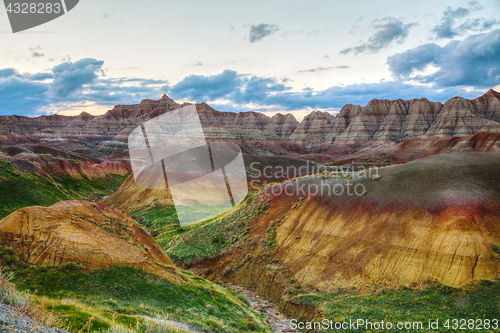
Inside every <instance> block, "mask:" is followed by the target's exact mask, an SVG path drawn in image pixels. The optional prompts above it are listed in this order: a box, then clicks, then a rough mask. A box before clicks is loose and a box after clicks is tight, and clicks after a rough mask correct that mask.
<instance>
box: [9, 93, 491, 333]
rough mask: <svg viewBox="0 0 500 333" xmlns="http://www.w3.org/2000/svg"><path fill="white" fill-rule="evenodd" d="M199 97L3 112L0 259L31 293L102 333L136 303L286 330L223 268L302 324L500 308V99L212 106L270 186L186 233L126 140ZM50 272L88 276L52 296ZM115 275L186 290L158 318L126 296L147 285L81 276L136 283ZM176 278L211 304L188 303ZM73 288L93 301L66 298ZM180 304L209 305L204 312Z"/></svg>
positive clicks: (218, 122) (218, 126) (203, 320)
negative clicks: (302, 109)
mask: <svg viewBox="0 0 500 333" xmlns="http://www.w3.org/2000/svg"><path fill="white" fill-rule="evenodd" d="M185 105H186V104H178V103H176V102H175V101H174V100H172V99H170V98H169V97H168V96H166V95H164V96H163V97H162V98H161V99H160V100H143V101H142V102H141V103H140V104H136V105H117V106H115V107H114V108H113V109H111V110H109V111H108V112H107V113H106V114H104V115H101V116H93V115H90V114H88V113H81V114H80V115H78V116H61V115H51V116H39V117H36V118H28V117H22V116H2V117H0V199H1V201H0V214H1V215H0V218H2V219H1V220H0V243H1V247H2V248H3V250H2V252H1V253H3V254H0V257H1V258H2V262H3V265H4V266H5V267H7V269H12V270H13V271H15V272H18V274H17V275H16V278H15V279H14V282H15V283H16V284H17V285H18V286H19V288H21V289H23V288H24V289H29V290H36V291H35V296H36V297H40V298H43V299H44V300H46V299H50V302H52V303H51V304H52V305H51V309H59V310H58V311H59V312H58V313H61V314H63V315H67V316H70V318H74V313H75V311H79V312H81V313H85V314H87V315H88V316H87V317H86V318H87V319H88V318H90V317H91V316H94V317H97V318H98V319H99V320H100V321H101V324H100V325H101V326H100V327H101V328H106V327H108V326H109V325H111V324H112V323H111V321H110V319H109V318H110V317H106V315H105V313H111V312H112V311H118V310H119V309H122V310H120V311H121V312H120V311H118V312H119V313H122V315H124V316H128V317H130V318H136V319H137V318H139V317H140V315H147V316H149V315H151V313H154V312H155V311H161V312H162V313H163V314H167V315H169V316H170V317H171V318H173V320H175V321H181V322H187V323H188V324H189V325H190V326H191V327H192V328H193V327H194V328H196V329H198V330H202V331H221V332H233V331H235V332H236V331H241V330H243V331H246V330H248V331H271V328H270V326H269V324H268V323H266V322H265V320H264V318H263V317H261V316H260V315H259V314H258V313H256V312H255V311H254V310H252V309H251V308H250V307H249V306H248V305H247V304H246V303H245V302H243V301H241V300H239V299H238V298H237V297H236V296H234V295H232V294H230V293H228V292H227V291H225V290H224V289H223V288H221V287H219V286H218V285H217V284H214V283H212V282H209V281H208V280H210V281H213V282H219V283H221V284H222V283H232V284H237V285H239V286H241V287H246V288H250V289H253V290H255V291H256V292H257V293H258V294H260V295H263V296H266V297H269V298H271V299H273V300H275V301H276V302H277V303H278V304H279V306H280V309H281V310H282V312H284V313H285V314H287V315H289V316H291V317H293V318H296V319H297V318H301V319H314V318H323V317H328V316H337V317H338V318H346V313H348V314H350V315H352V316H355V315H356V316H358V317H359V318H361V317H362V316H363V315H364V314H366V313H369V314H370V316H371V317H372V318H378V319H388V318H389V319H390V318H392V317H393V316H396V317H398V315H395V314H394V313H393V314H390V313H387V312H384V311H385V310H383V308H380V307H378V306H379V305H377V304H379V303H380V304H385V306H386V308H390V307H391V306H394V309H395V310H394V311H395V313H399V316H400V317H398V318H401V319H408V318H410V317H408V316H410V314H409V312H407V310H408V308H407V307H408V304H410V303H409V302H413V301H415V302H417V303H418V302H421V301H429V302H431V303H432V304H433V305H432V306H429V307H426V308H425V309H424V308H423V307H422V308H419V307H418V306H417V305H415V307H414V308H413V310H414V311H415V314H414V315H415V316H416V317H415V318H419V316H424V315H429V314H437V315H438V316H441V315H444V314H446V313H448V315H452V314H454V315H455V314H460V313H461V314H464V311H465V312H467V311H469V310H470V309H474V311H476V312H474V313H475V315H476V316H482V317H485V316H488V315H490V314H491V313H493V314H494V313H499V312H500V301H499V300H498V298H489V296H488V295H490V294H492V293H497V292H498V291H499V290H500V285H499V284H498V282H497V281H498V280H499V279H500V259H499V256H500V245H499V244H500V93H497V92H496V91H494V90H490V91H488V92H487V93H486V94H485V95H483V96H480V97H478V98H476V99H472V100H467V99H464V98H461V97H455V98H452V99H450V100H448V101H447V102H445V103H444V104H442V103H438V102H431V101H429V100H427V99H425V98H421V99H413V100H393V101H389V100H372V101H370V102H369V103H368V104H367V105H366V106H364V107H362V106H359V105H351V104H348V105H346V106H344V107H343V108H342V109H341V110H340V111H339V112H338V113H337V114H336V115H331V114H330V113H327V112H318V111H314V112H312V113H310V114H309V115H307V116H306V117H305V118H304V119H303V120H302V121H301V122H299V121H297V120H296V119H295V118H294V117H293V116H292V115H290V114H287V115H282V114H277V115H275V116H272V117H268V116H266V115H265V114H264V113H260V112H241V113H231V112H221V111H217V110H215V109H213V108H211V107H210V106H209V105H207V104H205V103H201V104H196V108H197V110H198V113H199V116H200V120H201V123H202V126H203V130H204V132H205V135H206V138H207V140H208V141H227V142H231V143H235V144H237V145H238V146H239V147H240V148H241V150H242V152H243V154H244V161H245V167H246V169H247V179H248V182H249V184H254V186H249V195H248V196H247V198H246V199H245V200H244V201H243V202H242V203H241V204H240V205H238V206H236V207H234V208H232V209H231V210H229V211H228V212H226V213H223V214H221V215H219V216H216V217H215V218H212V219H210V220H207V221H203V222H200V223H196V224H192V225H188V226H185V227H181V226H180V225H179V223H178V222H177V216H176V212H175V208H174V206H173V201H172V198H171V195H170V192H169V190H168V189H167V190H150V189H144V188H140V187H139V186H137V185H136V184H135V181H134V177H133V175H132V174H131V167H130V163H129V161H128V146H127V140H128V135H129V134H130V133H131V131H132V130H133V129H135V128H136V127H137V126H139V125H140V124H142V123H143V122H145V121H147V120H149V119H152V118H155V117H157V116H159V115H161V114H164V113H167V112H170V111H172V110H175V109H178V108H180V107H182V106H185ZM266 167H267V170H268V171H267V174H271V176H270V177H264V172H263V171H264V169H265V168H266ZM269 168H270V169H269ZM283 169H285V170H287V172H285V173H280V172H279V170H283ZM270 171H271V172H270ZM193 204H196V203H193ZM207 209H209V208H207ZM27 267H28V268H27ZM37 267H44V270H47V269H48V271H49V272H52V273H51V274H56V272H59V271H61V267H70V268H74V267H77V268H78V269H77V270H76V271H78V273H74V274H76V275H77V274H80V275H78V279H79V280H78V279H77V278H76V277H74V279H77V280H71V279H73V278H70V277H66V276H62V277H59V278H60V279H61V281H64V283H62V284H61V287H51V288H55V290H49V289H48V286H47V284H46V283H45V284H44V282H42V281H48V277H47V276H46V275H43V274H48V273H44V272H45V271H44V270H40V269H37ZM47 267H48V268H47ZM58 267H59V268H58ZM120 267H121V268H120ZM127 269H133V273H131V271H126V270H127ZM182 269H189V271H186V270H182ZM120 270H122V271H120ZM123 270H125V271H123ZM116 271H118V272H119V273H120V274H125V276H129V275H132V276H135V277H137V281H143V280H144V279H146V280H147V281H153V280H154V279H155V278H153V276H155V277H158V278H159V279H162V280H161V281H164V282H162V283H165V284H168V285H169V288H170V289H169V290H170V291H172V293H173V294H168V293H165V294H161V295H160V294H158V293H156V294H155V296H154V297H153V296H151V297H153V299H154V302H150V303H148V304H146V307H147V308H148V310H147V311H146V312H147V313H143V312H141V311H143V310H140V308H141V307H140V306H138V305H137V304H134V302H133V301H124V300H123V298H126V299H130V298H131V297H132V296H131V295H134V294H133V293H132V292H131V293H132V294H126V296H124V295H125V294H120V293H114V294H112V295H111V296H110V295H108V294H106V293H105V292H104V291H101V292H100V293H101V294H103V295H104V296H102V297H103V301H102V303H99V302H96V301H95V299H94V300H92V297H97V298H99V297H101V296H96V295H100V294H99V292H97V291H95V290H101V289H99V287H98V286H95V288H96V289H95V290H94V291H95V293H94V294H92V292H94V291H93V289H92V288H91V287H82V290H85V291H82V290H78V292H77V291H75V290H74V289H71V288H72V287H69V286H70V285H72V284H75V285H78V283H84V282H85V281H86V280H85V279H86V277H87V276H94V275H92V274H97V275H98V276H104V275H106V274H108V273H109V272H113V274H115V275H113V276H114V277H115V278H116V279H117V280H118V281H122V280H120V279H122V277H121V276H122V275H120V274H118V275H116V274H117V273H116ZM140 272H145V273H144V274H150V275H148V277H146V278H145V277H144V276H143V273H140ZM193 273H195V274H196V275H198V276H196V275H193ZM57 274H60V273H57ZM61 274H62V273H61ZM109 274H111V273H109ZM127 274H128V275H127ZM141 274H142V275H141ZM76 275H75V276H76ZM117 276H120V277H117ZM44 279H45V280H44ZM36 281H38V282H36ZM75 281H79V282H75ZM82 281H83V282H82ZM485 281H490V282H488V283H489V284H488V283H486V282H485ZM129 282H130V281H129ZM129 282H127V283H129ZM85 283H88V282H85ZM130 283H132V282H130ZM134 283H136V282H134ZM148 283H149V282H148ZM132 284H133V283H132ZM82 286H87V285H85V284H83V285H82ZM173 286H175V287H173ZM150 287H151V286H150ZM57 288H60V289H57ZM75 288H76V287H75ZM88 288H90V289H88ZM113 288H115V287H113ZM116 288H118V287H116ZM141 288H142V287H141ZM151 288H153V287H151ZM155 288H156V287H155ZM176 288H181V289H182V290H183V293H184V294H183V295H184V296H183V297H188V298H189V299H193V300H196V301H193V303H190V304H189V307H186V306H184V305H182V306H181V305H177V303H176V302H175V301H174V299H175V298H176V297H175V296H173V295H174V294H175V293H174V291H175V292H177V293H178V292H179V290H180V289H176ZM192 288H194V289H192ZM200 288H201V289H200ZM118 289H119V288H118ZM118 289H116V290H118ZM113 290H115V289H113ZM173 290H174V291H173ZM199 290H201V294H200V292H199ZM431 294H432V295H434V296H432V295H431ZM61 295H63V296H61ZM160 296H161V297H160ZM431 296H432V297H431ZM65 297H66V298H68V299H70V298H71V299H73V300H75V299H76V300H78V302H82V304H84V306H82V307H77V309H76V310H75V309H73V310H71V311H70V310H67V309H66V308H65V309H66V310H62V308H61V307H62V306H63V305H65V304H67V303H68V301H67V300H65ZM108 297H109V298H110V300H111V301H112V302H111V301H109V302H111V303H113V302H114V303H113V304H115V305H109V304H111V303H109V302H108V301H105V300H104V299H106V298H108ZM155 297H156V298H155ZM158 297H160V298H161V300H159V299H157V298H158ZM207 297H208V298H207ZM198 299H200V300H201V301H200V303H197V302H198V301H197V300H198ZM207 299H213V300H214V302H212V303H210V302H211V301H207ZM221 299H225V301H224V302H226V303H224V302H222V301H220V300H221ZM377 300H379V301H377ZM417 300H419V301H417ZM169 302H170V303H169ZM207 302H208V303H207ZM349 302H351V303H349ZM356 302H358V303H356ZM370 302H375V303H370ZM377 302H379V303H377ZM391 302H392V303H391ZM398 302H400V303H398ZM477 302H483V303H484V304H487V306H486V307H485V308H484V309H483V308H481V309H478V308H477V307H474V306H475V305H474V304H476V303H477ZM174 303H175V304H176V307H178V308H177V310H176V308H173V307H172V306H171V305H169V304H174ZM417 303H415V304H417ZM96 304H97V305H96ZM207 304H209V305H207ZM352 304H358V305H359V304H361V305H359V306H358V307H354V306H353V305H352ZM387 304H389V305H387ZM412 304H413V303H412ZM418 304H420V303H418ZM183 306H184V307H183ZM206 306H208V307H209V308H211V309H212V310H210V311H212V312H210V311H208V312H206V313H205V310H203V311H202V310H201V308H204V307H206ZM143 307H144V304H143ZM123 308H127V309H128V310H123ZM179 309H184V310H185V311H186V313H188V312H189V311H201V313H203V315H201V316H200V318H198V319H193V320H190V319H188V318H189V317H188V316H187V315H185V314H182V313H181V312H182V311H180V310H179ZM188 309H191V310H189V311H188ZM193 309H197V310H193ZM342 309H344V310H342ZM443 309H449V311H451V312H446V311H448V310H446V311H445V310H443ZM377 310H378V311H381V312H380V313H378V312H376V311H377ZM65 311H66V312H65ZM148 311H149V312H148ZM342 311H345V312H342ZM370 311H371V312H370ZM426 311H427V312H426ZM460 311H462V312H460ZM488 311H489V312H488ZM491 311H492V312H491ZM495 311H496V312H495ZM56 312H57V311H56ZM405 315H406V317H404V316H405ZM71 316H73V317H71ZM339 316H340V317H339ZM358 317H353V318H358ZM365 317H366V315H365ZM141 318H142V317H141ZM214 318H216V319H214ZM331 319H333V318H331ZM73 322H74V323H75V324H74V329H73V331H78V330H79V329H81V327H82V325H83V324H82V325H80V326H78V325H79V324H77V320H76V319H75V320H73ZM73 322H72V323H73ZM113 323H114V320H113ZM106 325H108V326H106ZM96 327H97V326H95V327H94V328H96ZM96 330H97V329H96Z"/></svg>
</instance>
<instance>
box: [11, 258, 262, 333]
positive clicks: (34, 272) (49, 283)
mask: <svg viewBox="0 0 500 333" xmlns="http://www.w3.org/2000/svg"><path fill="white" fill-rule="evenodd" d="M19 267H20V268H19V269H18V271H17V273H16V277H15V279H14V280H13V281H14V283H15V284H16V285H17V287H18V288H19V289H20V290H28V291H30V292H31V293H32V294H33V295H35V296H36V297H37V301H38V302H43V303H44V305H45V306H46V307H47V308H48V309H49V310H52V311H54V312H55V313H56V314H58V315H60V316H64V317H66V318H67V324H68V325H69V327H70V328H71V331H73V332H77V331H78V330H79V329H81V328H82V327H83V326H84V325H85V323H87V322H88V321H89V319H90V318H91V317H94V318H93V319H92V323H93V325H92V329H91V331H98V330H99V329H106V328H109V327H110V326H111V325H112V321H113V317H114V318H115V319H114V321H115V323H118V324H122V325H124V326H132V327H135V326H136V323H140V322H141V321H143V317H142V316H149V317H156V316H158V315H160V316H162V317H167V318H169V319H170V320H174V321H179V322H184V323H188V324H190V325H192V326H193V327H195V328H197V329H200V330H203V331H214V332H240V331H242V332H245V331H257V332H269V331H270V328H269V326H268V325H267V324H266V323H265V319H264V316H263V315H260V314H258V313H256V312H255V311H253V310H251V308H250V307H249V306H248V305H247V304H246V301H245V300H242V299H240V298H239V297H238V296H237V295H236V294H235V293H234V292H232V291H231V290H229V289H226V288H223V287H221V286H219V285H217V284H213V283H211V282H209V281H207V280H204V279H203V278H200V277H198V276H195V275H193V274H192V273H190V272H183V275H182V278H183V279H184V280H185V281H186V282H187V283H186V284H184V285H175V284H173V283H171V282H169V281H168V280H166V279H163V278H161V277H159V276H156V275H154V274H151V273H147V272H144V271H141V270H137V269H134V268H131V267H118V266H113V267H111V268H108V269H101V270H97V271H93V272H85V271H78V270H68V269H64V268H57V267H51V268H47V267H44V266H42V267H34V266H30V265H19Z"/></svg>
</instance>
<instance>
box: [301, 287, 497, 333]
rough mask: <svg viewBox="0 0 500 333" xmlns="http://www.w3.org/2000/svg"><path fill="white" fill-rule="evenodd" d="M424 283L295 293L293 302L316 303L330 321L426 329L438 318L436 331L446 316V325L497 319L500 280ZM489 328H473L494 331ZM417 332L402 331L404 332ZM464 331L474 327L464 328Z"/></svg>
mask: <svg viewBox="0 0 500 333" xmlns="http://www.w3.org/2000/svg"><path fill="white" fill-rule="evenodd" d="M428 283H429V285H428V288H427V289H423V290H422V289H411V288H408V287H406V288H402V289H399V290H390V289H388V288H383V289H382V290H381V292H380V293H377V294H372V295H357V294H356V293H355V291H354V289H352V290H351V291H347V290H346V291H343V290H341V289H340V290H339V291H337V292H333V293H326V294H320V295H303V296H298V297H297V301H298V302H299V303H302V304H314V305H316V306H319V308H320V309H321V310H322V312H323V314H324V317H325V318H328V319H331V320H334V321H344V320H347V321H349V319H358V318H359V319H364V320H370V321H372V322H376V321H377V322H380V321H382V320H384V322H392V323H394V325H395V324H396V323H397V322H422V323H423V327H424V329H426V328H428V320H429V319H431V320H433V321H435V320H436V319H439V325H440V327H439V328H440V331H445V330H446V329H445V327H444V324H445V322H446V320H447V319H450V322H449V324H450V326H451V325H452V323H451V320H452V319H461V318H464V319H466V320H468V319H475V320H476V319H482V320H484V319H490V320H492V319H498V314H499V313H500V298H499V297H498V295H500V281H486V280H482V281H481V282H479V283H477V284H475V285H471V286H467V287H464V288H452V287H450V286H446V285H439V284H437V283H432V282H428ZM477 323H478V322H477ZM477 323H476V324H477ZM499 325H500V323H499ZM485 328H486V327H485ZM492 328H493V327H491V330H488V329H482V330H477V331H481V332H484V331H486V332H492V331H496V330H493V329H492ZM354 331H356V330H354ZM365 331H367V330H366V329H365V327H363V329H360V330H359V332H365ZM382 331H383V330H382ZM421 331H422V330H411V329H410V330H405V332H421ZM424 331H426V330H424ZM448 331H458V329H455V330H453V329H451V328H450V329H449V330H448ZM467 331H468V332H470V331H475V330H473V329H472V330H471V329H467Z"/></svg>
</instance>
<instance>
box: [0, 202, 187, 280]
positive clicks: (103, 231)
mask: <svg viewBox="0 0 500 333" xmlns="http://www.w3.org/2000/svg"><path fill="white" fill-rule="evenodd" d="M0 242H1V243H2V244H3V246H9V247H12V248H14V249H15V250H16V251H17V253H18V254H19V255H20V256H21V258H22V259H23V260H24V261H26V262H28V263H31V264H36V265H63V264H64V263H66V262H76V263H81V264H82V265H84V266H85V267H87V269H90V270H95V269H99V268H106V267H109V266H111V265H121V266H125V265H127V266H132V267H135V268H140V269H144V270H146V271H150V272H153V273H155V274H158V275H161V276H164V277H167V278H169V279H170V280H171V281H177V282H181V280H180V278H178V277H177V276H176V267H175V265H174V264H173V262H172V260H170V258H169V257H168V256H167V255H166V254H165V252H163V250H162V249H161V248H160V246H159V245H158V243H157V242H156V241H155V240H154V238H153V237H151V235H149V233H148V232H147V231H146V230H145V229H144V228H142V227H140V226H139V225H137V223H136V222H135V221H134V220H132V219H130V218H128V217H127V216H125V215H123V214H120V213H118V212H117V211H115V210H114V209H111V208H109V207H107V206H104V205H102V204H98V203H91V202H86V201H77V200H72V201H63V202H59V203H57V204H55V205H52V206H50V207H38V206H34V207H27V208H23V209H19V210H17V211H15V212H13V213H12V214H10V215H9V216H7V217H5V218H4V219H3V220H1V221H0Z"/></svg>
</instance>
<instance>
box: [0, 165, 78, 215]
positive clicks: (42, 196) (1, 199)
mask: <svg viewBox="0 0 500 333" xmlns="http://www.w3.org/2000/svg"><path fill="white" fill-rule="evenodd" d="M63 200H69V197H68V195H67V194H65V193H62V192H61V191H60V190H59V189H58V188H57V187H56V186H55V185H54V184H53V183H52V182H50V181H49V180H48V179H46V178H44V177H40V176H39V175H37V174H32V173H28V172H24V171H19V170H17V169H15V168H14V167H13V166H12V165H10V163H8V162H5V161H0V218H4V217H5V216H7V215H9V214H10V213H12V212H13V211H15V210H17V209H20V208H23V207H28V206H50V205H53V204H55V203H56V202H59V201H63Z"/></svg>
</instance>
